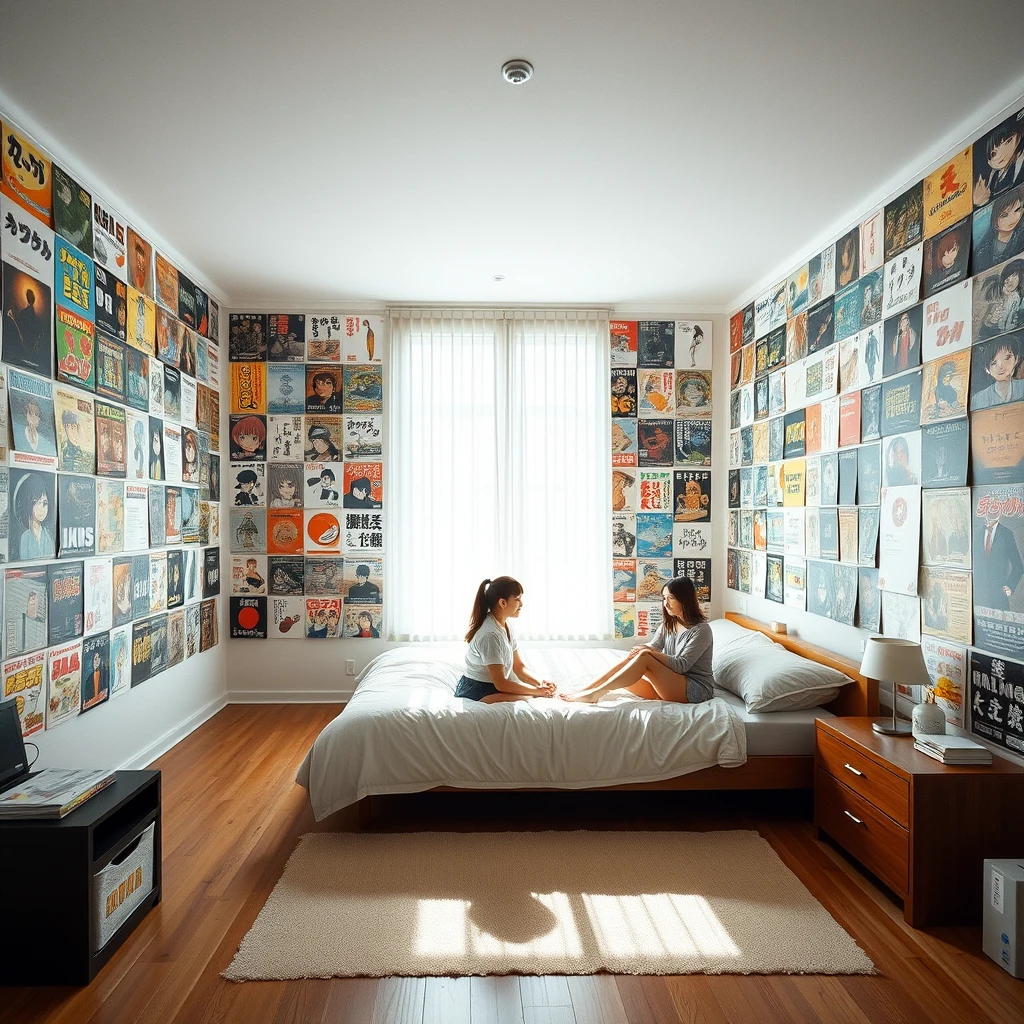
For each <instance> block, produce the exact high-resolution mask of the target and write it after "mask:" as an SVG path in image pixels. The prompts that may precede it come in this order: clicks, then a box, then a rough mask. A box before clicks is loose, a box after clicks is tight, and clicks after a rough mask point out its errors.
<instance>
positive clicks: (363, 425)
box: [300, 414, 636, 459]
mask: <svg viewBox="0 0 1024 1024" xmlns="http://www.w3.org/2000/svg"><path fill="white" fill-rule="evenodd" d="M382 424H383V417H382V416H375V415H370V414H364V415H358V414H354V415H353V414H350V415H347V416H345V417H344V424H343V429H344V438H345V442H344V443H345V458H347V459H379V458H380V457H381V453H382V450H383V449H382V444H381V437H382V431H383V426H382ZM616 426H617V424H615V423H613V424H612V432H613V435H614V431H615V428H616ZM619 429H620V430H621V429H622V428H621V427H619ZM300 433H301V428H300ZM633 451H634V453H635V451H636V440H635V424H634V441H633Z"/></svg>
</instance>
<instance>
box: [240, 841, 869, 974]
mask: <svg viewBox="0 0 1024 1024" xmlns="http://www.w3.org/2000/svg"><path fill="white" fill-rule="evenodd" d="M596 971H609V972H611V973H614V974H697V973H705V974H723V973H735V974H872V973H874V966H873V965H872V963H871V961H870V960H869V959H868V958H867V956H866V955H865V954H864V952H863V951H862V950H861V949H860V948H859V947H858V946H857V944H856V943H855V942H854V941H853V939H852V938H851V937H850V936H849V935H848V934H847V933H846V932H845V931H844V930H843V929H842V928H841V927H840V926H839V925H838V924H837V923H836V922H835V921H834V920H833V919H832V918H831V917H830V916H829V914H828V913H827V912H826V911H825V909H824V908H823V907H822V906H821V904H819V903H818V902H817V901H816V900H815V899H814V897H813V896H811V894H810V893H809V892H808V891H807V889H806V888H805V887H804V886H803V885H802V884H801V882H800V881H799V880H798V879H797V877H796V876H795V875H794V874H793V873H792V872H791V871H790V870H789V869H788V868H787V867H786V866H785V865H784V864H783V863H782V861H781V860H779V858H778V856H777V855H776V853H775V851H774V850H772V848H771V847H770V846H769V845H768V843H767V842H766V841H765V840H764V839H762V838H761V836H759V835H758V834H757V833H756V832H749V831H729V832H589V831H588V832H475V833H459V832H419V833H403V834H386V835H385V834H373V833H358V834H348V833H315V834H312V835H306V836H303V837H302V839H301V840H300V841H299V845H298V847H297V848H296V850H295V852H294V853H293V854H292V856H291V858H290V859H289V861H288V863H287V865H286V866H285V870H284V874H283V876H282V877H281V880H280V881H279V882H278V883H277V886H276V887H275V888H274V891H273V892H272V893H271V895H270V898H269V899H268V900H267V902H266V905H265V906H264V907H263V909H262V910H261V911H260V913H259V916H258V917H257V918H256V922H255V923H254V924H253V926H252V928H251V929H250V931H249V933H248V934H247V935H246V936H245V938H244V939H243V940H242V944H241V946H240V947H239V950H238V953H237V954H236V955H235V958H234V960H233V961H232V963H231V966H230V967H229V968H228V969H227V971H225V972H224V976H225V977H226V978H230V979H233V980H235V981H253V980H259V979H285V978H329V977H354V976H370V977H385V976H389V975H402V976H407V977H422V976H427V975H442V976H448V977H455V976H463V975H484V974H593V973H594V972H596Z"/></svg>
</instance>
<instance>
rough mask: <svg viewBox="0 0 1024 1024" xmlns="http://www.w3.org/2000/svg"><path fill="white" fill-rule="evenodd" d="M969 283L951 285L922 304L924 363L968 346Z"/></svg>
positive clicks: (969, 330) (969, 343)
mask: <svg viewBox="0 0 1024 1024" xmlns="http://www.w3.org/2000/svg"><path fill="white" fill-rule="evenodd" d="M971 298H972V291H971V282H970V281H964V282H963V283H962V284H958V285H954V286H953V287H951V288H947V289H946V290H945V291H943V292H942V293H940V294H939V295H936V296H935V297H934V298H932V299H931V300H929V301H927V302H925V303H924V324H923V329H922V343H921V355H922V358H923V359H924V360H925V361H926V362H927V361H931V360H932V359H939V358H941V357H943V356H947V355H949V354H950V353H952V352H959V351H963V350H966V349H969V348H970V347H971V343H972V340H973V338H972V330H971V328H972V322H971V305H972V303H971Z"/></svg>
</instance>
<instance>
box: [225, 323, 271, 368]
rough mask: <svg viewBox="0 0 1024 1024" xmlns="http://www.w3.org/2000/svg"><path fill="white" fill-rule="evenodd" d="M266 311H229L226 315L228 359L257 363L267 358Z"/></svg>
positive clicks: (267, 332)
mask: <svg viewBox="0 0 1024 1024" xmlns="http://www.w3.org/2000/svg"><path fill="white" fill-rule="evenodd" d="M268 334H269V330H268V324H267V314H266V313H231V314H230V315H229V317H228V359H229V360H230V361H231V362H232V363H259V362H265V361H266V359H267V335H268Z"/></svg>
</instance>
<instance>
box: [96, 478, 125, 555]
mask: <svg viewBox="0 0 1024 1024" xmlns="http://www.w3.org/2000/svg"><path fill="white" fill-rule="evenodd" d="M124 488H125V485H124V483H123V482H122V481H120V480H97V481H96V552H97V554H117V553H118V552H120V551H124Z"/></svg>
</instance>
